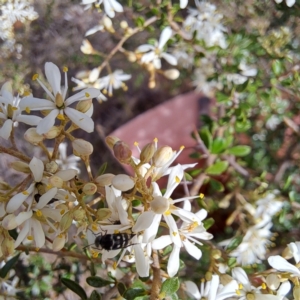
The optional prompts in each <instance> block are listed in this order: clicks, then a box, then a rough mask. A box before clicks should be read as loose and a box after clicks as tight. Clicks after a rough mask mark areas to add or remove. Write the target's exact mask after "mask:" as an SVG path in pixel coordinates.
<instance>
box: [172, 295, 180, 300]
mask: <svg viewBox="0 0 300 300" xmlns="http://www.w3.org/2000/svg"><path fill="white" fill-rule="evenodd" d="M170 299H171V300H178V299H179V298H178V296H177V294H173V295H171V296H170Z"/></svg>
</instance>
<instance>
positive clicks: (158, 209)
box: [150, 196, 169, 214]
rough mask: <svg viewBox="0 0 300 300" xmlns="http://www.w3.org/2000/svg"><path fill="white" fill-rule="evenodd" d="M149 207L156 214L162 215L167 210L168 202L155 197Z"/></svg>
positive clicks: (162, 198)
mask: <svg viewBox="0 0 300 300" xmlns="http://www.w3.org/2000/svg"><path fill="white" fill-rule="evenodd" d="M150 206H151V209H152V210H153V211H154V212H155V213H156V214H163V213H165V212H166V211H167V210H168V209H169V201H168V199H166V198H164V197H162V196H156V197H154V199H153V200H152V201H151V202H150Z"/></svg>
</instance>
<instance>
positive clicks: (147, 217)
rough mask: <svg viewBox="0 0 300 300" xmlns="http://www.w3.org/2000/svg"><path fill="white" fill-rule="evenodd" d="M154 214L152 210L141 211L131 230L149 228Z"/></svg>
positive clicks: (137, 230)
mask: <svg viewBox="0 0 300 300" xmlns="http://www.w3.org/2000/svg"><path fill="white" fill-rule="evenodd" d="M154 216H155V214H154V213H153V212H152V211H145V212H143V213H142V214H141V215H140V216H139V217H138V219H137V221H136V223H135V224H134V226H133V227H132V231H133V232H139V231H143V230H145V229H147V228H149V227H150V226H151V224H152V222H153V218H154Z"/></svg>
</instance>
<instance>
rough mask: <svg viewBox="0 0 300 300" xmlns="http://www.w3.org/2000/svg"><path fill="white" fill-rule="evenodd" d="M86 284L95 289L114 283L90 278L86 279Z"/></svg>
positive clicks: (95, 277)
mask: <svg viewBox="0 0 300 300" xmlns="http://www.w3.org/2000/svg"><path fill="white" fill-rule="evenodd" d="M86 282H87V283H88V284H89V285H90V286H92V287H95V288H100V287H104V286H107V285H110V284H112V283H114V282H113V281H110V280H106V279H103V278H101V277H99V276H90V277H88V278H87V279H86Z"/></svg>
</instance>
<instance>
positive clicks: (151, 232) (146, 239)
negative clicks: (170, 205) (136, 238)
mask: <svg viewBox="0 0 300 300" xmlns="http://www.w3.org/2000/svg"><path fill="white" fill-rule="evenodd" d="M161 217H162V215H157V214H155V215H154V217H153V222H152V224H151V226H150V227H149V228H148V229H146V230H145V232H144V235H143V243H150V242H152V241H153V240H154V239H155V237H156V234H157V231H158V227H159V223H160V220H161Z"/></svg>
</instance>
